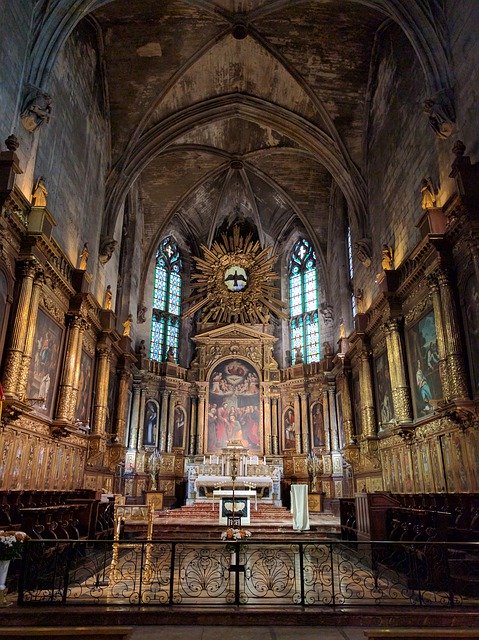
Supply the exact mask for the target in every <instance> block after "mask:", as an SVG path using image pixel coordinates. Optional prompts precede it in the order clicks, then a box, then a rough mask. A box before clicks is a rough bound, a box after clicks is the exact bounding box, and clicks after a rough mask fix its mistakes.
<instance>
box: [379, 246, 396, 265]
mask: <svg viewBox="0 0 479 640" xmlns="http://www.w3.org/2000/svg"><path fill="white" fill-rule="evenodd" d="M381 267H382V268H383V269H384V271H391V269H394V257H393V248H392V247H389V246H388V245H387V244H383V248H382V258H381Z"/></svg>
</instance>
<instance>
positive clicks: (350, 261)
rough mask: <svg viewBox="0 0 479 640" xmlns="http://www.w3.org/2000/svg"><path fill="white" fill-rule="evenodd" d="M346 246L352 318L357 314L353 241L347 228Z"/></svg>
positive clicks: (349, 229)
mask: <svg viewBox="0 0 479 640" xmlns="http://www.w3.org/2000/svg"><path fill="white" fill-rule="evenodd" d="M346 244H347V248H348V274H349V290H350V294H349V295H350V299H351V313H352V314H353V317H354V316H355V315H356V314H357V312H358V309H357V306H356V297H355V295H354V268H353V241H352V238H351V227H349V226H348V232H347V237H346Z"/></svg>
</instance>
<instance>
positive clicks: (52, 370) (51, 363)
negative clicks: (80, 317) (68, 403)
mask: <svg viewBox="0 0 479 640" xmlns="http://www.w3.org/2000/svg"><path fill="white" fill-rule="evenodd" d="M62 333H63V330H62V328H61V327H60V326H59V325H58V324H57V323H56V322H54V320H52V318H50V316H48V315H47V314H46V313H44V312H43V311H42V310H41V309H39V310H38V316H37V326H36V329H35V337H34V341H33V352H32V360H31V363H30V371H29V374H28V383H27V396H28V397H29V398H38V400H37V402H36V404H35V405H34V407H35V410H36V411H38V412H39V413H42V414H44V415H46V416H50V415H51V413H52V410H53V400H54V395H55V389H56V384H57V373H58V364H59V357H60V353H61V342H62Z"/></svg>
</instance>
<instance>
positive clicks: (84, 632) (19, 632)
mask: <svg viewBox="0 0 479 640" xmlns="http://www.w3.org/2000/svg"><path fill="white" fill-rule="evenodd" d="M132 631H133V627H113V628H111V627H0V638H17V640H18V639H20V640H30V639H31V638H49V640H57V639H63V640H64V639H65V638H75V640H95V639H102V638H107V639H108V640H126V638H128V636H129V635H130V633H131V632H132Z"/></svg>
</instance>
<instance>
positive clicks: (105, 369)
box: [88, 345, 111, 466]
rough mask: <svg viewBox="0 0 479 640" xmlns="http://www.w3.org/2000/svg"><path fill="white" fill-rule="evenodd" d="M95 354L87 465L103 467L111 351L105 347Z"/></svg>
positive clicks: (99, 348)
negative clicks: (93, 393)
mask: <svg viewBox="0 0 479 640" xmlns="http://www.w3.org/2000/svg"><path fill="white" fill-rule="evenodd" d="M97 354H98V359H97V376H96V381H95V402H94V405H93V424H92V434H91V436H90V450H89V456H88V461H89V463H90V464H92V465H94V466H100V465H103V463H104V453H105V450H106V418H107V411H108V385H109V382H110V358H111V349H110V347H109V346H106V345H103V346H100V347H97Z"/></svg>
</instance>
